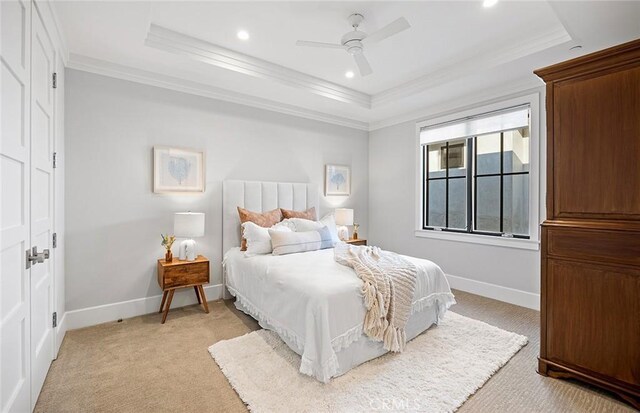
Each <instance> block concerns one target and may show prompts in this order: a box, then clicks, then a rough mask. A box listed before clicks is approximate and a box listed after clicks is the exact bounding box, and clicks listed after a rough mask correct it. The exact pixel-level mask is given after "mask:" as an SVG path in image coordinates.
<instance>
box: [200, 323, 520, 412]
mask: <svg viewBox="0 0 640 413" xmlns="http://www.w3.org/2000/svg"><path fill="white" fill-rule="evenodd" d="M526 343H527V338H526V337H524V336H521V335H519V334H516V333H511V332H508V331H505V330H502V329H499V328H497V327H493V326H490V325H489V324H486V323H483V322H481V321H476V320H473V319H471V318H467V317H464V316H461V315H458V314H455V313H453V312H448V313H447V314H446V316H445V318H444V320H443V321H442V322H441V323H440V325H438V326H434V327H432V328H431V329H429V331H428V332H427V333H426V334H421V335H419V336H418V337H416V338H415V339H414V340H412V341H411V342H410V343H408V344H407V348H406V350H405V351H404V352H403V353H402V354H389V353H388V354H386V355H384V356H382V357H379V358H377V359H374V360H372V361H370V362H368V363H365V364H362V365H360V366H358V367H357V368H355V369H353V370H351V371H349V372H348V373H347V374H345V375H343V376H340V377H337V378H335V379H333V380H331V382H330V383H327V384H322V383H320V382H319V381H317V380H315V379H313V378H311V377H308V376H304V375H302V374H300V373H299V372H298V370H299V366H300V356H299V355H297V354H296V353H294V352H293V351H291V350H290V349H289V348H288V347H287V346H286V344H284V342H283V341H282V340H280V338H279V337H278V336H277V334H275V333H273V332H271V331H266V330H260V331H254V332H252V333H249V334H246V335H244V336H241V337H237V338H234V339H231V340H225V341H219V342H217V343H216V344H214V345H212V346H211V347H210V348H209V352H210V353H211V355H212V356H213V358H214V359H215V360H216V362H217V363H218V365H219V366H220V367H221V368H222V372H223V373H224V374H225V376H227V378H228V379H229V382H230V383H231V385H232V386H233V388H234V389H235V390H236V391H237V392H238V394H239V395H240V397H241V398H242V400H243V401H244V402H245V403H246V404H247V406H248V407H249V410H251V411H252V412H256V413H268V412H275V411H279V410H280V408H281V406H287V409H288V411H292V412H301V413H302V412H309V413H311V412H335V413H338V412H344V413H350V412H370V411H372V410H389V409H392V410H396V411H397V410H401V411H406V412H430V413H440V412H442V413H445V412H452V411H455V410H457V408H458V407H459V406H460V405H461V404H462V403H464V401H465V400H466V399H467V398H469V396H470V395H471V394H473V393H474V392H475V391H476V390H477V389H479V388H480V387H481V386H482V385H483V384H484V383H485V382H486V381H487V380H488V379H489V378H490V377H491V376H492V375H493V374H494V373H495V372H496V371H497V370H498V369H499V368H500V367H502V366H503V365H504V364H505V363H506V362H507V361H509V359H510V358H511V357H513V355H514V354H516V353H517V352H518V350H520V348H521V347H522V346H524V345H525V344H526ZM294 394H295V397H292V395H294Z"/></svg>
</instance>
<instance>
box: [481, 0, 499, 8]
mask: <svg viewBox="0 0 640 413" xmlns="http://www.w3.org/2000/svg"><path fill="white" fill-rule="evenodd" d="M497 2H498V0H484V1H483V2H482V5H483V6H484V7H493V6H495V5H496V3H497Z"/></svg>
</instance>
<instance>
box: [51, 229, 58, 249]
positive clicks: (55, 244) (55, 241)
mask: <svg viewBox="0 0 640 413" xmlns="http://www.w3.org/2000/svg"><path fill="white" fill-rule="evenodd" d="M51 245H52V248H58V234H57V233H56V232H54V233H53V239H52V240H51Z"/></svg>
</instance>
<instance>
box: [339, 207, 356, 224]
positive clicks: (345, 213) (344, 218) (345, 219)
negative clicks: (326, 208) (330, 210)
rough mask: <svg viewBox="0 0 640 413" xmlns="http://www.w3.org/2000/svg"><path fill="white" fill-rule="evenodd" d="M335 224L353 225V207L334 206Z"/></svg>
mask: <svg viewBox="0 0 640 413" xmlns="http://www.w3.org/2000/svg"><path fill="white" fill-rule="evenodd" d="M336 225H353V209H349V208H336Z"/></svg>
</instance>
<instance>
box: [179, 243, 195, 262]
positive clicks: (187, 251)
mask: <svg viewBox="0 0 640 413" xmlns="http://www.w3.org/2000/svg"><path fill="white" fill-rule="evenodd" d="M178 259H180V260H181V261H195V260H196V242H195V241H194V240H192V239H186V240H184V241H182V242H181V243H180V253H179V256H178Z"/></svg>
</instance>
